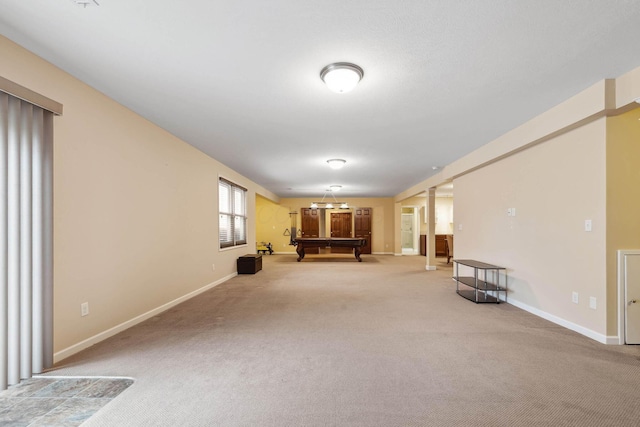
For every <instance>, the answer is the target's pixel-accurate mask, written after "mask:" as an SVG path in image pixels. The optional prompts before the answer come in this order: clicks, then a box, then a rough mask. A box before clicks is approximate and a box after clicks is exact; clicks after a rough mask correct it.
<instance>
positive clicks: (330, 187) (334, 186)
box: [329, 184, 342, 192]
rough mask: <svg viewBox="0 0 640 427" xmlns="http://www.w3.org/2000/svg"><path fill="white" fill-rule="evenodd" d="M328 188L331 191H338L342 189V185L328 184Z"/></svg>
mask: <svg viewBox="0 0 640 427" xmlns="http://www.w3.org/2000/svg"><path fill="white" fill-rule="evenodd" d="M329 189H330V190H331V191H334V192H335V191H340V189H342V185H337V184H334V185H330V186H329Z"/></svg>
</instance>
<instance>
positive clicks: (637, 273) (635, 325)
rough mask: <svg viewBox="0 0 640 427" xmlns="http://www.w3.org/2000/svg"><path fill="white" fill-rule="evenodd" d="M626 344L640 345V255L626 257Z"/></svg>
mask: <svg viewBox="0 0 640 427" xmlns="http://www.w3.org/2000/svg"><path fill="white" fill-rule="evenodd" d="M624 288H625V296H626V299H625V322H624V326H625V342H626V343H627V344H640V255H627V256H625V278H624Z"/></svg>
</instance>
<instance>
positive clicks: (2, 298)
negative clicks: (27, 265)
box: [0, 92, 9, 390]
mask: <svg viewBox="0 0 640 427" xmlns="http://www.w3.org/2000/svg"><path fill="white" fill-rule="evenodd" d="M8 115H9V96H8V95H7V94H5V93H1V92H0V390H4V389H6V388H7V385H8V379H7V355H8V344H7V329H8V314H7V285H8V281H7V279H8V277H7V266H8V265H7V257H8V248H7V237H8V236H7V177H8V176H7V172H8V169H9V168H8V162H7V147H8V145H9V141H8V134H7V132H8V123H9V121H8Z"/></svg>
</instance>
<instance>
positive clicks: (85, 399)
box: [0, 377, 133, 427]
mask: <svg viewBox="0 0 640 427" xmlns="http://www.w3.org/2000/svg"><path fill="white" fill-rule="evenodd" d="M131 384H133V380H132V379H131V378H113V377H108V378H105V377H34V378H31V379H28V380H25V381H23V382H21V383H20V384H16V385H14V386H11V387H9V388H8V389H7V390H4V391H1V392H0V425H1V426H4V427H36V426H50V427H53V426H55V427H58V426H59V427H72V426H79V425H80V424H82V423H83V422H84V421H86V420H87V419H88V418H89V417H91V416H92V415H93V414H95V413H96V412H97V411H98V410H99V409H100V408H102V407H103V406H104V405H106V404H107V403H109V402H110V401H111V400H112V399H114V398H115V397H117V396H118V395H119V394H120V393H122V391H124V390H125V389H126V388H127V387H129V386H130V385H131Z"/></svg>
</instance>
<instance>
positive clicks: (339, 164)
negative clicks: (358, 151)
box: [327, 159, 347, 169]
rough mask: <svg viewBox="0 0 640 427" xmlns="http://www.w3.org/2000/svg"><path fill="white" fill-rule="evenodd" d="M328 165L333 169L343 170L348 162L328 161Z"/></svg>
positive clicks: (341, 160) (342, 160)
mask: <svg viewBox="0 0 640 427" xmlns="http://www.w3.org/2000/svg"><path fill="white" fill-rule="evenodd" d="M327 163H328V164H329V167H330V168H331V169H342V167H343V166H344V164H345V163H347V161H346V160H344V159H329V160H327Z"/></svg>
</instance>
